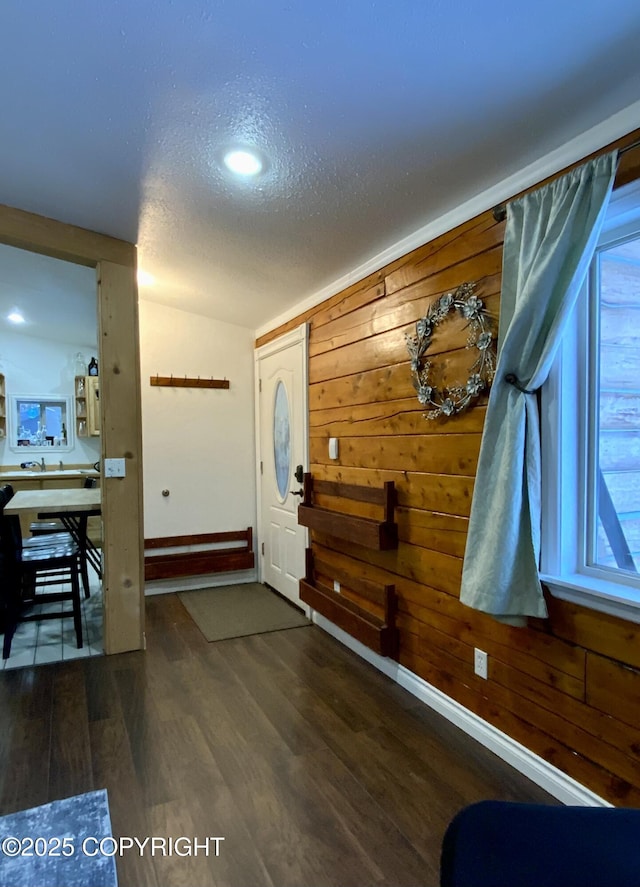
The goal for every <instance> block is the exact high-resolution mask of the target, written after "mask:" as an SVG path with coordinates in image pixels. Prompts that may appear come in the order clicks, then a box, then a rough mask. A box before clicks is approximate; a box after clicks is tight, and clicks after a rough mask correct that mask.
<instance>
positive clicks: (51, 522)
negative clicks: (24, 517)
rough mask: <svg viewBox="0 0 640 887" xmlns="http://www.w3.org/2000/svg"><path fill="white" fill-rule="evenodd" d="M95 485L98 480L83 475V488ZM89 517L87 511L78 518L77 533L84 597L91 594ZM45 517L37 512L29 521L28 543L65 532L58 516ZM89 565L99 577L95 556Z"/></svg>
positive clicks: (91, 488) (87, 488)
mask: <svg viewBox="0 0 640 887" xmlns="http://www.w3.org/2000/svg"><path fill="white" fill-rule="evenodd" d="M97 485H98V481H97V480H96V478H95V477H85V479H84V483H83V485H82V486H83V487H84V489H85V490H93V489H95V487H97ZM98 513H99V512H95V511H94V512H91V514H98ZM89 517H90V514H89V513H87V514H86V515H82V516H81V518H80V521H79V535H80V536H81V538H84V540H85V544H84V546H83V557H82V562H81V564H82V587H83V589H84V596H85V597H86V598H88V597H90V596H91V590H90V587H89V572H88V569H87V564H88V563H89V562H90V561H89V558H87V547H86V536H87V521H88V519H89ZM46 518H47V515H46V514H45V513H43V514H39V515H38V520H37V521H32V522H31V524H30V526H29V532H30V533H31V537H30V538H29V544H30V545H31V544H35V543H32V540H33V539H40V538H41V537H44V536H49V535H53V534H58V533H61V532H65V526H64V524H63V522H62V520H61V519H60V518H57V517H56V518H53V519H51V518H49V519H48V520H47V519H46ZM91 565H92V566H93V568H94V570H95V571H96V572H97V573H98V576H99V577H100V578H101V576H100V572H99V569H98V567H97V566H96V563H95V558H94V559H93V561H91Z"/></svg>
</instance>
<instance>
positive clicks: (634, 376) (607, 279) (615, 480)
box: [541, 182, 640, 622]
mask: <svg viewBox="0 0 640 887" xmlns="http://www.w3.org/2000/svg"><path fill="white" fill-rule="evenodd" d="M541 418H542V423H541V424H542V467H543V476H542V495H543V502H542V553H541V579H542V580H543V581H544V582H545V583H546V584H547V585H548V586H549V588H550V589H551V591H552V593H553V594H555V595H556V596H558V597H561V598H565V599H569V600H572V601H575V602H577V603H581V604H583V605H585V606H590V607H592V608H594V609H598V610H601V611H604V612H609V613H613V614H615V615H617V616H622V617H624V618H627V619H631V620H632V621H634V622H640V572H639V570H640V183H638V182H635V183H633V184H632V186H628V187H627V188H626V189H622V190H621V192H619V193H618V192H616V194H614V196H613V198H612V200H611V204H610V206H609V210H608V214H607V219H606V221H605V225H604V228H603V232H602V234H601V237H600V240H599V243H598V246H597V248H596V251H595V255H594V258H593V261H592V263H591V267H590V272H589V275H588V279H587V282H586V283H585V286H584V288H583V292H582V293H581V295H580V297H579V299H578V304H577V305H576V309H575V311H574V316H573V318H572V320H571V322H570V325H569V329H568V331H567V333H566V335H565V336H564V339H563V342H562V345H561V348H560V349H559V354H558V357H557V358H556V361H555V364H554V366H553V368H552V371H551V374H550V376H549V380H548V382H547V383H546V384H545V386H544V388H543V391H542V417H541Z"/></svg>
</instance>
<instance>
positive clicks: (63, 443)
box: [10, 394, 71, 456]
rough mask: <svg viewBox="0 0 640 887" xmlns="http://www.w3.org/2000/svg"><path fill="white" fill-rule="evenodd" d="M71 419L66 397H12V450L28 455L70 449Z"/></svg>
mask: <svg viewBox="0 0 640 887" xmlns="http://www.w3.org/2000/svg"><path fill="white" fill-rule="evenodd" d="M70 416H71V411H70V404H69V398H68V397H56V396H51V397H49V396H41V395H31V394H29V395H21V396H18V395H14V396H13V397H12V398H11V410H10V421H11V428H10V441H11V448H12V449H14V450H17V451H18V452H21V453H25V456H28V454H29V453H31V452H33V451H34V450H37V451H42V452H44V451H46V450H49V449H51V448H55V449H69V447H70V446H71V441H70V440H69V434H70V430H69V429H70V423H69V417H70Z"/></svg>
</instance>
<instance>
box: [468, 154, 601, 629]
mask: <svg viewBox="0 0 640 887" xmlns="http://www.w3.org/2000/svg"><path fill="white" fill-rule="evenodd" d="M616 165H617V152H613V153H610V154H605V155H602V156H601V157H598V158H596V159H595V160H592V161H589V162H587V163H585V164H584V165H583V166H580V167H579V168H577V169H575V170H572V171H571V172H570V173H567V174H566V175H564V176H562V177H561V178H559V179H556V180H555V181H553V182H551V183H550V184H548V185H545V186H544V187H542V188H540V189H538V190H536V191H533V192H531V193H530V194H526V195H525V196H524V197H521V198H519V199H518V200H514V201H513V202H512V203H510V204H509V205H508V207H507V226H506V231H505V243H504V254H503V262H502V295H501V304H500V333H499V346H498V363H497V367H496V377H495V380H494V383H493V386H492V389H491V393H490V396H489V405H488V408H487V416H486V421H485V427H484V433H483V437H482V445H481V447H480V458H479V462H478V472H477V476H476V482H475V487H474V493H473V502H472V507H471V519H470V521H469V533H468V537H467V547H466V551H465V558H464V568H463V573H462V588H461V592H460V600H461V601H462V602H463V603H464V604H467V605H468V606H470V607H473V608H474V609H476V610H482V611H483V612H486V613H491V614H492V615H494V616H495V617H496V618H499V619H501V620H503V621H505V622H511V623H512V624H523V623H524V621H525V619H524V617H526V616H543V617H544V616H546V615H547V608H546V605H545V602H544V598H543V595H542V588H541V586H540V581H539V578H538V560H539V554H540V433H539V416H538V405H537V398H536V395H535V391H536V389H538V388H539V387H540V386H541V385H542V384H543V382H544V381H545V379H546V378H547V376H548V374H549V369H550V367H551V363H552V361H553V357H554V354H555V352H556V349H557V345H558V343H559V341H560V338H561V336H562V331H563V329H564V326H565V324H566V322H567V318H568V316H569V314H570V312H571V308H572V307H573V305H574V303H575V301H576V298H577V295H578V292H579V291H580V288H581V286H582V283H583V281H584V278H585V274H586V272H587V269H588V267H589V263H590V261H591V258H592V256H593V252H594V249H595V246H596V243H597V241H598V237H599V234H600V229H601V227H602V221H603V219H604V215H605V212H606V208H607V204H608V202H609V196H610V194H611V189H612V187H613V179H614V176H615V170H616ZM507 379H509V380H510V381H507Z"/></svg>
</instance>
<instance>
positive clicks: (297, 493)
mask: <svg viewBox="0 0 640 887" xmlns="http://www.w3.org/2000/svg"><path fill="white" fill-rule="evenodd" d="M289 492H290V493H291V495H292V496H304V490H289Z"/></svg>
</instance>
